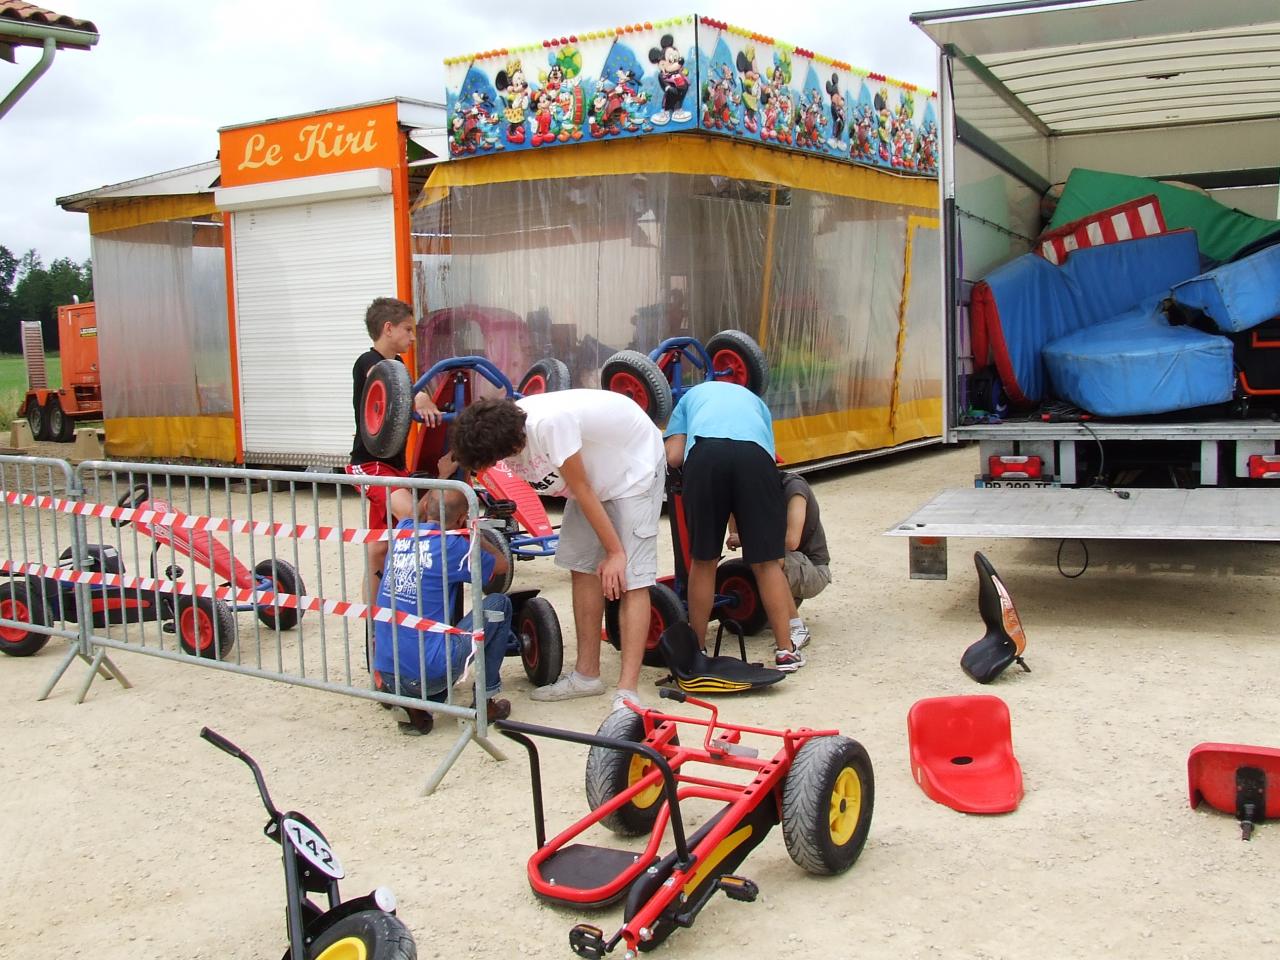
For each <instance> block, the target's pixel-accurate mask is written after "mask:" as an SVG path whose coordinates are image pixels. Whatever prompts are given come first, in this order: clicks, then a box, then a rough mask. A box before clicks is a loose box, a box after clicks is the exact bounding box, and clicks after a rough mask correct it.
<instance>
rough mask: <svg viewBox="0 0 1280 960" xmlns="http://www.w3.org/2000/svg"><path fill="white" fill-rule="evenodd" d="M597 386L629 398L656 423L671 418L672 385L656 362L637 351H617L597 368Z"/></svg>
mask: <svg viewBox="0 0 1280 960" xmlns="http://www.w3.org/2000/svg"><path fill="white" fill-rule="evenodd" d="M600 386H601V387H603V388H604V389H605V390H611V391H613V392H614V393H620V394H622V395H623V396H626V397H630V398H631V399H632V400H634V401H635V402H636V403H638V404H639V405H640V409H641V410H643V411H644V412H645V413H646V414H647V415H648V417H649V419H650V420H652V421H653V422H654V423H656V424H664V423H666V422H667V420H669V419H670V418H671V410H672V407H673V404H672V402H671V384H670V383H669V382H668V381H667V378H666V375H665V374H664V373H663V372H662V370H661V369H659V367H658V365H657V364H656V363H654V362H653V361H652V360H650V359H649V358H648V357H647V356H645V355H644V354H643V353H640V352H639V351H638V350H619V351H618V352H617V353H615V354H614V355H613V356H611V357H610V358H609V359H608V360H606V361H605V362H604V366H603V367H601V369H600Z"/></svg>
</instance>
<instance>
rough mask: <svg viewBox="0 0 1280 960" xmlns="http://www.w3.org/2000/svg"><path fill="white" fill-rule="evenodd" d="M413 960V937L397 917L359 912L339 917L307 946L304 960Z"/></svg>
mask: <svg viewBox="0 0 1280 960" xmlns="http://www.w3.org/2000/svg"><path fill="white" fill-rule="evenodd" d="M357 958H360V960H417V958H418V946H417V944H415V943H414V942H413V934H411V933H410V932H409V928H408V927H406V926H405V925H404V924H403V923H401V922H400V919H399V918H398V917H395V916H393V915H392V914H389V913H383V912H382V911H381V910H361V911H360V912H359V913H353V914H351V915H350V916H347V917H343V918H342V919H341V920H339V921H338V922H337V923H335V924H334V925H333V926H331V927H330V928H329V929H327V930H325V931H324V932H323V933H321V934H320V935H319V936H318V937H316V938H315V940H314V941H312V942H311V944H310V945H309V946H308V947H307V960H357Z"/></svg>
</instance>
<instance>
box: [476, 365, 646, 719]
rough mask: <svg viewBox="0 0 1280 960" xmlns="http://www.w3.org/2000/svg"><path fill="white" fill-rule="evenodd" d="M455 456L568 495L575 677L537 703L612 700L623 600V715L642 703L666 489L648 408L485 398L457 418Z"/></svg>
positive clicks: (545, 691) (550, 397)
mask: <svg viewBox="0 0 1280 960" xmlns="http://www.w3.org/2000/svg"><path fill="white" fill-rule="evenodd" d="M452 446H453V455H454V458H455V459H456V460H457V462H458V464H459V465H460V466H462V467H463V468H464V469H467V470H484V469H486V468H488V467H491V466H492V465H493V464H495V463H497V462H498V461H499V460H505V461H506V462H507V465H508V466H509V467H511V469H512V470H513V471H514V472H515V473H516V474H517V475H518V476H520V477H523V478H524V479H525V480H526V481H528V483H529V484H530V485H531V486H532V487H533V489H534V490H536V491H537V492H538V493H540V494H542V495H544V496H553V497H565V498H566V500H567V503H566V504H565V508H564V518H563V520H562V521H561V525H560V542H559V546H558V547H557V548H556V561H555V562H556V565H557V566H560V567H564V568H566V569H568V570H570V571H572V573H573V619H574V627H575V629H576V631H577V634H578V656H577V662H576V664H575V666H574V669H573V670H572V671H570V672H569V673H567V674H565V675H564V676H562V677H561V678H560V679H559V680H557V681H556V682H555V683H553V684H550V685H549V686H545V687H539V688H538V689H536V690H534V691H533V693H531V694H530V696H531V697H532V698H533V699H534V700H568V699H571V698H573V697H590V696H597V695H599V694H601V693H604V683H603V682H602V681H601V679H600V633H601V625H602V623H603V621H604V602H605V600H620V601H621V604H622V606H621V611H620V614H621V615H620V618H619V619H620V625H621V633H622V669H621V671H620V673H619V676H618V692H617V693H616V694H615V696H614V708H615V709H616V708H617V707H619V706H621V703H622V701H623V700H630V701H632V702H634V703H637V704H638V703H640V696H639V694H638V693H637V687H638V686H639V683H640V665H641V661H642V660H643V659H644V647H645V640H646V638H647V637H648V634H649V587H650V586H652V585H653V584H654V583H656V582H657V576H658V551H657V540H658V518H659V515H660V513H661V511H662V498H663V492H664V485H665V481H666V460H665V454H664V451H663V445H662V434H661V433H659V432H658V428H657V427H655V426H654V425H653V423H652V422H651V421H650V420H649V418H648V417H647V416H645V414H644V413H643V411H641V409H640V407H639V406H638V405H637V404H636V403H635V402H634V401H632V400H630V399H628V398H627V397H624V396H622V395H621V394H616V393H610V392H608V391H605V390H560V391H557V392H555V393H542V394H535V395H533V396H528V397H523V398H521V399H520V400H516V401H512V400H506V399H503V400H493V399H486V400H479V401H476V402H475V403H473V404H471V405H470V406H468V407H467V408H466V409H465V410H463V411H462V413H460V414H459V415H458V419H457V421H456V422H455V423H454V427H453V434H452Z"/></svg>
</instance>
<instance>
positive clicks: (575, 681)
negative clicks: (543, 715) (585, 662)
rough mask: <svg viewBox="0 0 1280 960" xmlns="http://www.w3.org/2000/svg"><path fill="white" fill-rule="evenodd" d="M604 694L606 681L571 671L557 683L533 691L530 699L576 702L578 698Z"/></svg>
mask: <svg viewBox="0 0 1280 960" xmlns="http://www.w3.org/2000/svg"><path fill="white" fill-rule="evenodd" d="M602 693H604V681H603V680H601V679H600V678H599V677H584V676H583V675H582V674H580V673H578V671H577V670H570V671H569V672H568V673H566V674H565V675H564V676H563V677H561V678H560V679H559V680H557V681H556V682H555V683H549V684H547V685H546V686H545V687H538V688H536V689H534V690H531V691H530V692H529V699H530V700H576V699H577V698H578V697H598V696H600V694H602Z"/></svg>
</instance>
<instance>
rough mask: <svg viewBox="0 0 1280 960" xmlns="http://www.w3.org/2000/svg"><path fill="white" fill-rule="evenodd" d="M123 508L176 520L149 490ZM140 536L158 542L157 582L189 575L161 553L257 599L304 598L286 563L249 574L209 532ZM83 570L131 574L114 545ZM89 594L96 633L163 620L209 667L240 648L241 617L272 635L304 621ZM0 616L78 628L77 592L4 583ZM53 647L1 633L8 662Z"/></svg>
mask: <svg viewBox="0 0 1280 960" xmlns="http://www.w3.org/2000/svg"><path fill="white" fill-rule="evenodd" d="M117 506H120V507H127V508H130V509H134V510H154V511H155V512H157V513H174V512H176V511H175V510H174V508H173V507H172V506H171V505H170V504H169V502H168V501H166V500H160V499H156V498H153V497H152V496H151V494H150V491H149V489H148V488H147V487H146V485H144V484H137V485H135V486H134V487H132V488H131V489H130V490H129V491H128V492H126V493H125V494H124V496H122V497H121V498H120V501H119V503H118V504H117ZM130 522H131V521H129V520H112V521H111V523H112V526H115V527H123V526H127V525H128V524H129V523H130ZM137 528H138V530H139V531H140V532H141V533H142V534H143V535H145V536H147V537H149V538H150V539H151V540H152V541H153V546H152V549H151V552H150V558H151V560H150V569H151V572H150V576H151V577H152V578H156V579H159V578H162V577H163V578H164V579H166V580H181V579H182V576H183V574H184V572H185V571H184V570H183V568H182V567H180V566H178V565H177V564H167V565H165V566H164V567H163V568H162V567H161V564H162V562H163V559H162V552H163V554H164V556H165V558H170V557H174V556H178V557H186V558H187V559H189V560H191V561H192V562H193V563H196V564H199V565H200V566H202V567H206V568H208V569H209V570H212V571H213V573H214V574H215V575H216V576H217V578H218V580H220V581H221V584H220V585H221V586H230V587H235V588H236V589H237V590H254V591H256V592H257V593H258V594H272V593H285V594H290V595H292V596H297V595H299V594H304V593H306V590H307V588H306V585H305V584H304V583H303V582H302V576H301V574H299V573H298V571H297V569H296V568H295V567H294V566H293V564H291V563H289V562H288V561H286V560H282V559H280V558H278V557H277V558H275V559H266V560H263V561H261V562H260V563H258V564H257V565H256V566H255V567H254V568H253V569H252V570H250V569H249V568H248V567H247V566H245V565H244V564H243V563H241V562H240V561H239V560H237V559H236V558H235V557H233V556H232V555H231V551H230V550H228V549H227V547H226V546H225V545H224V544H223V543H222V542H221V541H219V540H217V539H216V538H215V537H214V536H213V534H211V533H209V532H208V531H207V530H184V529H181V528H174V527H170V526H169V525H167V524H161V523H157V522H155V521H154V520H151V521H141V520H139V521H137ZM59 565H60V566H62V567H64V568H66V569H70V568H71V566H72V555H71V549H70V548H69V547H68V548H67V549H66V550H64V551H62V554H61V556H60V557H59ZM85 566H86V570H87V571H88V572H90V573H104V574H115V575H121V574H124V573H125V566H124V562H123V561H122V560H121V559H120V553H119V551H118V550H117V549H116V548H115V547H113V546H111V545H110V544H90V545H89V546H88V547H87V549H86V557H85ZM88 590H89V597H90V602H91V607H92V610H93V619H92V622H93V625H94V626H95V627H99V628H101V627H105V626H107V625H108V624H115V623H144V622H150V621H156V620H158V621H160V622H161V623H163V624H164V625H165V627H166V629H171V630H172V631H173V632H174V633H175V634H177V637H178V644H179V646H180V647H181V648H182V650H183V652H184V653H188V654H191V655H192V656H195V657H203V658H205V659H210V660H222V659H224V658H225V657H227V655H228V654H230V653H231V651H232V649H233V648H234V647H235V642H236V618H235V615H236V614H237V613H241V612H245V611H249V610H252V611H253V612H254V613H255V614H256V615H257V617H258V619H259V620H260V621H262V623H263V625H264V626H266V627H267V628H269V629H272V630H292V629H293V628H294V627H296V626H297V625H298V621H299V620H300V619H301V617H302V614H303V611H302V610H300V609H298V608H296V607H277V606H273V605H270V604H264V603H259V602H248V603H234V604H232V603H228V602H226V601H225V600H219V599H216V598H211V597H196V596H192V595H191V594H186V593H176V592H165V591H162V590H131V589H121V588H120V587H118V586H108V585H104V584H90V585H89V587H88ZM0 616H3V617H6V618H8V619H10V620H20V621H25V622H27V623H31V624H34V625H38V626H47V625H49V624H52V623H53V622H54V621H58V620H69V621H74V620H75V619H76V602H75V586H74V585H73V584H71V583H69V582H67V581H65V580H54V579H52V578H49V577H37V576H28V577H26V578H25V579H23V580H16V579H15V580H12V581H9V582H5V583H0ZM48 639H49V637H48V635H47V634H43V633H35V632H33V631H29V630H27V631H24V630H22V629H21V628H17V627H5V628H3V629H0V651H2V652H4V653H7V654H9V655H10V656H30V655H31V654H33V653H36V652H37V651H39V650H40V649H41V648H42V647H43V646H44V645H45V643H47V642H48Z"/></svg>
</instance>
